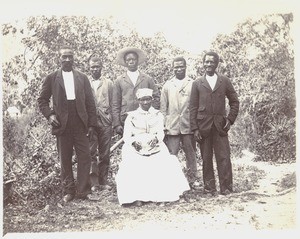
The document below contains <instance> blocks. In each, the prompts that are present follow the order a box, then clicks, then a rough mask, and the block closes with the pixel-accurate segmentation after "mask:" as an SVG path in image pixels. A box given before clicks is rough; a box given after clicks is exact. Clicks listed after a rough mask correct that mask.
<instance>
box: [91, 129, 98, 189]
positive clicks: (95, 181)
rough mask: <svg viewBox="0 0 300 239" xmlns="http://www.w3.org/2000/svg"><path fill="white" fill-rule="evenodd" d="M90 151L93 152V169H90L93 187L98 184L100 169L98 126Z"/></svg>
mask: <svg viewBox="0 0 300 239" xmlns="http://www.w3.org/2000/svg"><path fill="white" fill-rule="evenodd" d="M90 153H91V169H90V183H91V187H93V186H98V185H99V182H98V177H99V169H98V159H97V158H98V128H96V132H95V133H94V135H93V137H92V139H91V140H90Z"/></svg>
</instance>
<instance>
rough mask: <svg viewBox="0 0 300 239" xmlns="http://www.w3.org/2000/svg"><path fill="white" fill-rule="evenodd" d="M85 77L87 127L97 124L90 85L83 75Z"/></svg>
mask: <svg viewBox="0 0 300 239" xmlns="http://www.w3.org/2000/svg"><path fill="white" fill-rule="evenodd" d="M83 77H84V78H85V79H84V80H85V89H84V91H85V107H86V111H87V114H88V127H96V126H97V116H96V105H95V99H94V95H93V92H92V87H91V83H90V81H89V79H88V78H87V76H85V75H84V76H83Z"/></svg>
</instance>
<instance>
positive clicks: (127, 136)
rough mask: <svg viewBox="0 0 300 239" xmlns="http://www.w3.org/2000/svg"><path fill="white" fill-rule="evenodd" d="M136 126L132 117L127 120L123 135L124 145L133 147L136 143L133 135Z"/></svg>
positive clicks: (129, 116)
mask: <svg viewBox="0 0 300 239" xmlns="http://www.w3.org/2000/svg"><path fill="white" fill-rule="evenodd" d="M133 130H134V125H133V123H132V117H131V115H128V117H127V118H126V119H125V123H124V133H123V140H124V143H126V144H128V145H131V144H132V143H133V142H134V141H135V137H134V136H132V135H133Z"/></svg>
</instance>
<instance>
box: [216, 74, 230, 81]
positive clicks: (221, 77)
mask: <svg viewBox="0 0 300 239" xmlns="http://www.w3.org/2000/svg"><path fill="white" fill-rule="evenodd" d="M217 75H218V78H219V79H222V80H224V81H230V79H229V78H228V77H227V76H225V75H222V74H219V73H217Z"/></svg>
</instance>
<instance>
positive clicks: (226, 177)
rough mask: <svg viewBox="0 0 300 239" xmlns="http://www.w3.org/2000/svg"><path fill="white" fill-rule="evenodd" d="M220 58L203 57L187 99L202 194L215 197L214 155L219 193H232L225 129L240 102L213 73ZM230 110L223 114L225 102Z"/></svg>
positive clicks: (226, 82) (229, 86) (225, 80)
mask: <svg viewBox="0 0 300 239" xmlns="http://www.w3.org/2000/svg"><path fill="white" fill-rule="evenodd" d="M218 64H219V56H218V54H217V53H215V52H208V53H206V54H205V55H204V58H203V66H204V70H205V75H204V76H202V77H200V78H199V79H197V80H195V81H194V82H193V85H192V91H191V99H190V123H191V129H192V131H193V132H194V136H195V139H196V140H197V141H198V142H199V144H200V151H201V157H202V160H203V180H204V192H205V193H211V194H215V192H216V185H215V176H214V169H213V152H214V153H215V158H216V162H217V170H218V176H219V184H220V193H221V194H223V195H227V194H229V193H231V192H232V191H233V187H232V166H231V160H230V146H229V141H228V134H227V132H228V130H229V129H230V126H231V125H232V124H233V123H234V121H235V119H236V117H237V115H238V111H239V100H238V96H237V93H236V92H235V90H234V88H233V86H232V84H231V82H230V80H229V79H228V78H227V77H226V76H223V75H220V74H218V73H216V68H217V66H218ZM226 98H227V99H228V101H229V106H230V110H229V113H228V114H226V108H225V99H226Z"/></svg>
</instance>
